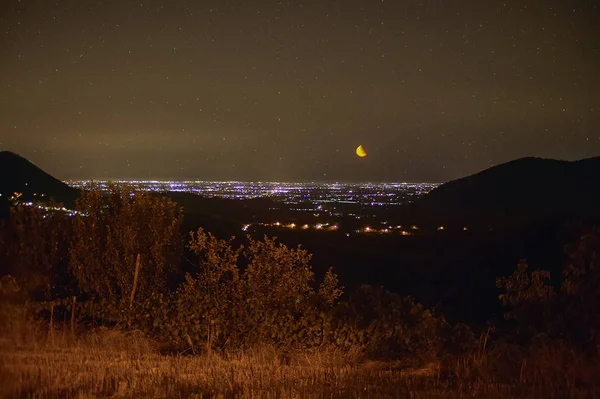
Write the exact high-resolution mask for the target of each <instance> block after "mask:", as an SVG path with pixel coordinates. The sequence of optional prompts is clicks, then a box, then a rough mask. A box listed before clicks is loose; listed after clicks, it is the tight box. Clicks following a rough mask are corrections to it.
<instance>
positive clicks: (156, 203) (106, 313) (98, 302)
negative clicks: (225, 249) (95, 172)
mask: <svg viewBox="0 0 600 399" xmlns="http://www.w3.org/2000/svg"><path fill="white" fill-rule="evenodd" d="M76 207H77V210H78V211H79V212H81V213H82V214H83V216H79V217H76V218H74V220H73V236H72V238H71V241H70V247H69V255H70V268H71V270H72V272H73V274H74V276H75V277H76V279H77V282H78V284H79V288H80V289H81V290H82V293H83V294H85V295H87V296H89V299H90V300H89V301H88V304H87V306H86V307H85V308H84V309H86V311H87V312H88V313H92V315H93V316H96V315H97V316H100V317H102V318H104V319H106V320H108V321H112V322H116V323H119V322H128V323H130V324H131V323H132V324H133V325H138V326H139V325H140V324H144V323H146V321H147V320H148V319H149V318H151V311H152V310H153V308H154V306H155V302H156V300H157V299H159V298H160V297H161V295H162V294H167V293H168V282H169V279H170V278H172V277H173V276H174V274H175V272H176V270H177V268H178V266H179V262H180V257H181V250H182V240H181V236H180V226H181V222H182V211H181V209H180V207H179V206H178V205H177V204H176V203H174V202H173V201H170V200H169V199H166V198H163V197H158V196H156V195H153V194H150V193H146V192H140V191H134V190H133V189H132V188H131V187H116V186H112V187H110V193H109V195H108V196H104V195H103V194H102V193H101V192H100V191H99V190H94V189H92V190H90V191H86V192H83V193H82V195H81V197H80V198H79V199H78V200H77V203H76Z"/></svg>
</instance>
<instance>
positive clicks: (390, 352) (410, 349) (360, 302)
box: [332, 285, 447, 358]
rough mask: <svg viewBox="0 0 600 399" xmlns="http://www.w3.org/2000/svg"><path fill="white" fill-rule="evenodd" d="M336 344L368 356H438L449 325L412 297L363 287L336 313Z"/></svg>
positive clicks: (377, 288) (334, 333)
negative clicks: (358, 350) (444, 332)
mask: <svg viewBox="0 0 600 399" xmlns="http://www.w3.org/2000/svg"><path fill="white" fill-rule="evenodd" d="M334 322H335V328H334V330H333V333H332V335H333V337H334V340H335V343H336V344H337V345H339V346H341V347H343V348H347V349H349V348H351V347H359V348H362V349H363V350H364V351H365V353H366V354H367V356H369V357H376V358H382V357H383V358H398V357H402V356H406V355H412V356H414V355H418V356H429V355H435V353H437V352H438V350H439V349H440V348H441V346H442V344H443V342H442V341H443V338H442V334H443V331H444V329H445V328H446V327H447V324H446V322H445V320H444V319H443V318H439V317H436V316H435V315H434V314H433V312H431V311H430V310H428V309H425V308H424V307H423V306H422V305H421V304H419V303H417V302H416V301H415V300H414V299H413V298H411V297H402V296H400V295H397V294H393V293H390V292H388V291H386V290H384V289H383V288H382V287H373V286H367V285H364V286H362V287H360V289H359V290H357V291H356V292H355V293H354V295H352V297H351V298H350V300H349V301H348V302H346V303H343V304H342V305H341V306H339V307H338V308H337V309H336V310H335V316H334Z"/></svg>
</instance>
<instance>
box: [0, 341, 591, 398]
mask: <svg viewBox="0 0 600 399" xmlns="http://www.w3.org/2000/svg"><path fill="white" fill-rule="evenodd" d="M40 334H41V332H38V334H33V335H36V336H37V338H36V339H35V340H30V339H31V334H30V333H26V334H25V335H21V336H16V337H11V338H10V339H8V338H6V337H4V338H3V339H2V341H1V342H0V392H1V393H2V398H94V397H118V398H233V397H245V398H308V397H310V398H367V397H394V398H463V397H464V398H466V397H470V398H472V397H478V398H510V397H514V398H534V397H535V398H564V397H595V396H594V395H596V394H595V393H594V390H590V389H589V387H587V388H586V387H577V386H573V387H570V388H568V389H567V390H561V391H556V390H555V389H553V388H552V387H550V386H548V385H541V384H533V385H532V384H520V383H512V384H500V383H494V382H492V381H484V380H482V379H467V378H463V379H459V378H456V376H455V377H450V376H447V375H445V376H444V375H442V374H443V373H441V372H440V368H439V366H438V363H436V362H432V363H430V364H428V365H426V366H425V367H422V368H407V367H406V365H402V363H400V362H395V363H389V362H387V363H386V362H373V361H363V362H361V361H356V360H355V359H356V358H355V357H352V356H348V355H344V354H341V353H323V352H321V353H311V354H296V355H293V356H285V357H284V356H280V355H278V354H277V353H276V352H275V351H273V350H269V349H262V350H259V351H253V352H244V353H236V354H229V355H210V354H203V355H193V354H183V355H182V354H175V355H173V354H171V355H165V354H161V353H160V352H159V351H158V349H157V348H156V347H155V346H154V345H152V344H151V343H150V342H149V341H147V340H146V339H145V338H144V337H142V336H141V335H139V334H135V333H123V332H121V331H116V330H100V331H95V332H94V333H87V334H84V335H81V336H78V337H77V338H72V337H71V336H70V334H69V333H67V332H63V333H60V332H54V333H52V334H47V335H43V336H42V335H40ZM42 337H43V338H42ZM472 366H473V365H471V367H472Z"/></svg>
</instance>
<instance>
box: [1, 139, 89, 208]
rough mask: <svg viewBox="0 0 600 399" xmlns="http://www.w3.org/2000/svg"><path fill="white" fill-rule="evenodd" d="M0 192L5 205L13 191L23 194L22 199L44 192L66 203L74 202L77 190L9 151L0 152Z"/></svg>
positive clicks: (47, 196) (46, 196)
mask: <svg viewBox="0 0 600 399" xmlns="http://www.w3.org/2000/svg"><path fill="white" fill-rule="evenodd" d="M0 171H2V172H1V174H0V194H2V197H0V198H2V203H1V204H0V206H2V205H4V206H6V201H7V199H8V197H10V196H11V195H13V193H15V192H19V193H22V194H23V197H22V198H23V199H24V200H31V199H33V198H34V195H33V194H38V195H40V194H45V198H47V199H49V198H54V199H55V200H56V201H59V202H62V203H64V204H66V205H71V204H73V203H74V201H75V199H76V198H77V197H78V196H79V191H78V190H77V189H74V188H72V187H69V186H68V185H66V184H65V183H63V182H61V181H60V180H58V179H56V178H54V177H52V176H50V175H49V174H48V173H46V172H44V171H43V170H42V169H40V168H39V167H37V166H36V165H34V164H33V163H31V162H30V161H28V160H27V159H25V158H23V157H21V156H19V155H17V154H15V153H13V152H10V151H1V152H0Z"/></svg>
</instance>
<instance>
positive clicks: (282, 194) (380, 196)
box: [67, 180, 466, 235]
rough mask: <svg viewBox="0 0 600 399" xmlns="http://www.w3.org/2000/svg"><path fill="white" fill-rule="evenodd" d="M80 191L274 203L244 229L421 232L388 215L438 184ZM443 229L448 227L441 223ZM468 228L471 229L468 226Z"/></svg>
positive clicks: (142, 186) (81, 184) (183, 184)
mask: <svg viewBox="0 0 600 399" xmlns="http://www.w3.org/2000/svg"><path fill="white" fill-rule="evenodd" d="M67 183H68V184H69V185H70V186H72V187H75V188H78V189H89V188H91V187H92V185H94V186H95V187H96V188H99V189H100V190H102V191H106V190H108V188H109V186H110V184H116V185H131V186H134V187H136V189H138V190H143V191H152V192H161V193H186V194H194V195H198V196H200V197H203V198H209V199H226V200H256V199H268V200H270V201H272V205H271V206H270V207H269V209H268V212H267V213H266V214H263V215H262V216H261V217H260V218H259V219H258V220H257V219H253V220H248V222H247V223H244V224H243V225H241V226H240V228H241V230H242V231H245V232H260V231H262V232H266V231H272V230H274V229H276V230H280V229H293V230H299V231H301V230H304V231H307V232H309V231H323V232H326V231H327V232H338V233H344V234H346V235H350V234H356V233H362V234H400V235H413V234H416V233H418V232H419V230H420V228H419V226H416V225H412V224H411V225H403V224H401V223H399V221H398V220H393V219H394V218H391V219H390V218H389V216H390V213H393V209H395V208H396V207H398V206H400V205H404V204H408V203H411V202H413V201H414V200H416V199H417V198H418V197H420V196H422V195H425V194H427V193H428V192H430V191H431V190H433V189H434V188H436V187H437V186H438V185H439V184H436V183H339V182H336V183H324V182H307V183H297V182H241V181H113V182H108V181H93V182H92V181H87V180H85V181H67ZM436 229H437V230H438V231H441V230H444V226H437V227H436ZM465 230H466V227H465Z"/></svg>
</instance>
